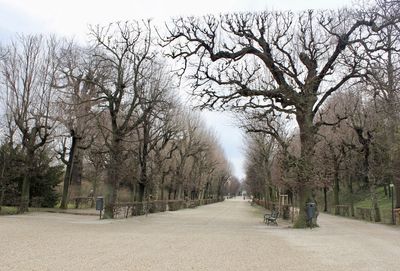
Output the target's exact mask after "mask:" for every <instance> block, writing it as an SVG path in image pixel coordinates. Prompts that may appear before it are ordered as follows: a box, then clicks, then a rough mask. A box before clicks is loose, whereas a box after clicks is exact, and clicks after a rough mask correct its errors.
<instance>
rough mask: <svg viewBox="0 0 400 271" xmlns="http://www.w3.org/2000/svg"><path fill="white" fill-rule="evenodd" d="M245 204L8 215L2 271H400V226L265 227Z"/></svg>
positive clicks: (328, 223) (338, 222)
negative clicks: (112, 216) (131, 213)
mask: <svg viewBox="0 0 400 271" xmlns="http://www.w3.org/2000/svg"><path fill="white" fill-rule="evenodd" d="M262 215H263V211H262V210H261V208H259V207H252V206H250V204H249V203H247V201H243V200H241V199H237V200H227V201H225V202H222V203H217V204H212V205H208V206H202V207H199V208H196V209H187V210H181V211H177V212H166V213H159V214H151V215H149V216H147V217H145V216H142V217H133V218H128V219H121V220H99V219H98V218H97V217H95V216H77V215H69V214H51V213H30V214H27V215H18V216H2V217H0V270H40V271H43V270H52V271H53V270H98V271H100V270H113V271H117V270H196V271H200V270H252V271H255V270H385V271H387V270H400V228H399V227H391V226H386V225H377V224H371V223H367V222H363V221H356V220H351V219H346V218H340V217H334V216H329V215H323V214H321V215H320V217H319V224H320V226H321V227H320V228H316V229H312V230H310V229H304V230H295V229H291V228H288V224H287V223H284V222H282V221H278V222H279V226H266V225H265V224H263V223H262Z"/></svg>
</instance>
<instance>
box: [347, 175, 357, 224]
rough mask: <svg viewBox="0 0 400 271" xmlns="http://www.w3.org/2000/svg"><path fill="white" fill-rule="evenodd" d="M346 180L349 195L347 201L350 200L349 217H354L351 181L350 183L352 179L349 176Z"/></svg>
mask: <svg viewBox="0 0 400 271" xmlns="http://www.w3.org/2000/svg"><path fill="white" fill-rule="evenodd" d="M348 178H349V179H348V183H347V187H348V190H349V194H350V198H349V200H350V213H351V216H352V217H354V215H355V212H354V196H353V193H354V191H353V181H352V178H351V176H350V175H349V177H348Z"/></svg>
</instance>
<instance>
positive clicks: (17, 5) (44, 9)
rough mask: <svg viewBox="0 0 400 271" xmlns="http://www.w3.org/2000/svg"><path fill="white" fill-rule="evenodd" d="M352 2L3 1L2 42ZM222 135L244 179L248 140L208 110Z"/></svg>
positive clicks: (82, 37) (236, 170)
mask: <svg viewBox="0 0 400 271" xmlns="http://www.w3.org/2000/svg"><path fill="white" fill-rule="evenodd" d="M351 3H352V0H330V1H327V0H195V1H191V0H164V1H163V0H145V1H142V0H111V1H110V0H107V1H106V0H63V1H60V0H0V18H1V23H0V41H2V42H5V41H7V40H8V39H9V38H10V37H12V35H14V34H15V33H55V34H57V35H60V36H61V35H62V36H70V37H71V36H73V37H75V38H77V39H79V40H85V39H86V34H87V32H88V31H87V29H88V25H89V24H106V23H109V22H114V21H125V20H130V19H136V20H137V19H146V18H152V19H154V20H156V21H157V22H162V21H164V20H167V19H168V18H170V17H174V16H179V15H204V14H210V13H213V14H219V13H228V12H234V11H260V10H264V9H273V10H281V9H284V10H296V11H298V10H302V9H321V8H328V9H331V8H333V9H335V8H339V7H343V6H350V5H351ZM202 115H203V117H204V119H205V121H206V123H207V124H208V125H209V126H210V127H212V128H213V130H215V131H216V132H217V134H218V137H219V139H220V144H221V145H222V146H223V148H224V150H225V153H226V155H227V158H228V159H229V161H230V162H231V164H232V166H233V169H234V174H235V175H236V176H237V177H239V178H243V177H244V176H245V174H244V169H243V162H244V158H243V144H244V143H243V138H242V135H241V132H240V130H239V129H238V128H236V127H235V124H234V121H232V120H231V119H230V117H229V116H228V114H222V113H214V112H204V113H203V114H202Z"/></svg>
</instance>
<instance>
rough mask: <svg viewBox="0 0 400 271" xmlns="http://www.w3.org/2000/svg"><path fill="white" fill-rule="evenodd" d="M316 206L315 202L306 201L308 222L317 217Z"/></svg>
mask: <svg viewBox="0 0 400 271" xmlns="http://www.w3.org/2000/svg"><path fill="white" fill-rule="evenodd" d="M315 207H316V206H315V203H314V202H307V203H306V215H307V222H311V221H312V219H313V218H314V217H315Z"/></svg>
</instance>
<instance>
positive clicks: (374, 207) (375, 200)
mask: <svg viewBox="0 0 400 271" xmlns="http://www.w3.org/2000/svg"><path fill="white" fill-rule="evenodd" d="M369 180H370V193H371V203H372V210H373V212H374V221H375V222H381V212H380V209H379V203H378V197H377V194H376V181H375V178H374V177H373V176H370V177H369Z"/></svg>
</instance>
